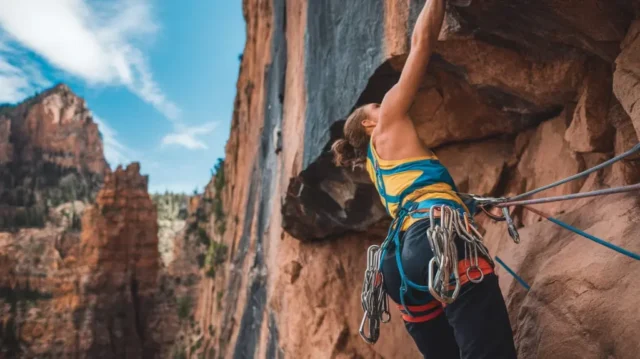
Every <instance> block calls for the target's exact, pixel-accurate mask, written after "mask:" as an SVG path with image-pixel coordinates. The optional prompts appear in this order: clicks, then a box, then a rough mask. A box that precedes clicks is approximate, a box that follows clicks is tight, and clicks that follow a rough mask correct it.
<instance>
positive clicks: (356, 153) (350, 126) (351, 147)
mask: <svg viewBox="0 0 640 359" xmlns="http://www.w3.org/2000/svg"><path fill="white" fill-rule="evenodd" d="M366 119H367V113H366V111H365V109H364V106H361V107H358V108H357V109H356V110H355V111H353V112H352V113H351V115H349V117H348V118H347V121H346V122H345V124H344V129H343V132H344V138H341V139H339V140H337V141H336V142H335V143H334V144H333V145H332V146H331V151H332V152H333V162H334V163H335V164H336V166H338V167H351V168H352V169H354V168H356V167H364V164H365V163H366V161H367V147H368V145H369V135H368V134H367V131H366V130H365V128H364V126H362V121H364V120H366Z"/></svg>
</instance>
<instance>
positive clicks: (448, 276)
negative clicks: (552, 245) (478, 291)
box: [359, 161, 494, 344]
mask: <svg viewBox="0 0 640 359" xmlns="http://www.w3.org/2000/svg"><path fill="white" fill-rule="evenodd" d="M374 168H375V172H376V176H375V178H376V183H377V186H378V188H379V190H380V192H381V193H382V194H383V196H385V195H386V189H385V187H384V182H383V180H382V175H381V171H380V167H379V164H378V163H377V161H374ZM429 192H435V191H429ZM384 202H385V207H386V209H387V213H389V214H391V212H390V209H389V205H388V202H387V201H386V200H385V201H384ZM401 203H402V202H401ZM427 214H428V218H429V221H430V226H429V228H428V229H427V230H426V234H427V238H428V241H429V246H430V247H431V250H432V251H433V253H434V256H433V258H432V259H431V260H430V262H429V273H428V285H420V284H418V283H415V282H413V281H412V280H410V279H409V278H408V277H407V275H406V273H405V271H404V267H403V265H402V255H401V251H402V243H401V240H400V231H401V230H402V228H403V225H404V223H405V220H406V219H407V218H408V217H409V216H416V215H417V216H420V217H424V218H426V217H427ZM436 216H437V217H438V218H436ZM456 238H460V239H461V240H462V241H463V242H464V251H465V256H464V258H465V260H467V261H469V262H468V263H469V266H468V268H467V271H466V275H467V279H468V280H469V281H471V282H473V283H479V282H481V281H482V280H483V279H484V273H483V272H482V269H481V268H480V260H479V257H480V256H482V257H484V258H485V259H486V260H487V261H488V262H489V263H490V264H491V266H492V267H493V266H494V264H493V261H492V259H491V257H490V255H489V251H488V250H487V248H486V247H485V245H484V243H483V239H482V235H481V234H480V233H479V232H478V230H477V229H476V228H475V226H474V223H473V219H472V218H471V217H470V216H469V215H468V214H467V213H466V211H464V210H461V209H459V208H455V207H454V206H450V205H447V204H442V203H437V202H432V201H430V200H427V201H422V202H412V201H409V200H408V201H406V202H405V203H402V204H401V205H399V207H398V209H397V210H396V216H395V218H394V220H393V222H392V223H391V225H390V226H389V232H388V233H387V237H386V238H385V240H384V242H383V243H382V245H380V246H377V245H374V246H371V247H369V249H368V250H367V269H366V270H365V275H364V281H363V285H362V294H361V301H362V308H363V310H364V314H363V317H362V321H361V323H360V330H359V332H360V336H361V337H362V338H363V339H364V340H365V342H367V343H369V344H374V343H375V342H376V341H377V340H378V338H379V335H380V323H387V322H389V321H390V319H391V315H390V313H389V311H388V296H387V293H386V292H385V290H384V285H383V284H384V280H383V275H382V260H383V258H384V257H385V254H386V252H387V250H388V248H389V245H390V244H391V242H393V244H394V247H395V253H394V256H395V259H396V263H397V266H398V272H399V274H400V282H401V284H400V302H401V305H402V307H403V309H404V312H406V315H408V316H409V317H414V314H413V313H412V312H411V310H409V307H408V306H407V304H406V302H405V296H408V297H411V293H410V289H412V290H416V291H420V292H428V293H430V294H431V295H432V296H433V297H434V298H435V299H436V300H438V301H440V302H441V303H452V302H453V301H455V299H456V298H457V296H458V294H459V292H460V288H461V279H460V274H459V273H458V261H459V260H458V250H457V247H456V244H455V239H456ZM473 271H477V272H479V273H480V276H479V277H477V278H474V277H472V276H471V273H472V272H473ZM367 321H368V322H369V325H368V334H367V333H366V330H365V329H366V327H367Z"/></svg>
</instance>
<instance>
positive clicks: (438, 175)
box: [367, 140, 469, 230]
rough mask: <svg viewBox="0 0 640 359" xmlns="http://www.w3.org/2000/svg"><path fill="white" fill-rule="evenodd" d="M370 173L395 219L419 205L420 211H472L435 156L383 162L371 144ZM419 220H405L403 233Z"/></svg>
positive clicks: (368, 170)
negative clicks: (407, 207) (438, 207)
mask: <svg viewBox="0 0 640 359" xmlns="http://www.w3.org/2000/svg"><path fill="white" fill-rule="evenodd" d="M367 172H368V173H369V176H370V177H371V181H372V182H373V183H374V184H375V186H376V189H377V190H378V194H380V199H381V201H382V204H383V205H384V206H385V208H386V209H387V213H389V215H390V216H391V217H392V218H394V219H395V218H396V215H397V212H398V209H399V207H400V206H403V205H407V204H408V203H409V202H411V203H414V204H415V203H419V204H420V208H430V207H431V206H433V205H448V206H451V207H454V208H457V209H459V210H462V211H465V212H467V213H469V209H468V208H467V206H466V205H465V203H464V202H463V201H462V199H461V198H460V197H459V196H458V194H457V192H458V189H457V188H456V185H455V183H454V182H453V178H451V175H450V174H449V171H448V170H447V168H446V167H444V166H443V165H442V164H441V163H440V161H439V160H438V158H437V157H436V156H435V155H433V154H432V155H429V156H421V157H412V158H405V159H402V160H383V159H381V158H380V157H379V156H378V154H377V152H376V150H375V148H374V146H373V140H370V141H369V149H368V151H367ZM419 219H420V218H415V217H413V216H410V217H408V218H406V219H405V221H404V224H403V226H402V228H401V230H406V229H407V228H409V226H411V224H413V223H415V222H416V221H418V220H419Z"/></svg>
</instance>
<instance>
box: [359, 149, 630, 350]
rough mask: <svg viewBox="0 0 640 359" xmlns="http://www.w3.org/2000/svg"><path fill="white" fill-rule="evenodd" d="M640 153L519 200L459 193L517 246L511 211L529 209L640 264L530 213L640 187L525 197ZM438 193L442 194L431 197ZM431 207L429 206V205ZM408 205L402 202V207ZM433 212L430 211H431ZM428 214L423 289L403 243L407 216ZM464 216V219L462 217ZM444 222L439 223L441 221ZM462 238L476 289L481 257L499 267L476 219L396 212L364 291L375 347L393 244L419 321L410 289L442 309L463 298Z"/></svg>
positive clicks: (419, 208)
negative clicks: (405, 263) (410, 273)
mask: <svg viewBox="0 0 640 359" xmlns="http://www.w3.org/2000/svg"><path fill="white" fill-rule="evenodd" d="M639 151H640V143H639V144H637V145H635V146H634V147H633V148H632V149H630V150H629V151H626V152H625V153H622V154H620V155H618V156H615V157H613V158H611V159H610V160H608V161H605V162H603V163H601V164H599V165H597V166H594V167H592V168H590V169H587V170H585V171H583V172H580V173H578V174H576V175H573V176H570V177H568V178H565V179H562V180H560V181H557V182H554V183H551V184H549V185H546V186H543V187H540V188H537V189H534V190H532V191H529V192H526V193H523V194H520V195H517V196H514V197H509V198H505V197H501V198H492V197H484V196H478V195H474V194H463V193H457V194H458V195H459V196H460V198H461V199H463V201H464V202H465V204H466V205H467V207H469V210H470V211H471V213H472V214H473V213H475V209H476V208H480V209H481V210H482V211H483V212H484V213H485V214H487V216H489V217H490V218H491V219H493V220H496V221H505V222H506V224H507V230H508V233H509V235H510V237H511V238H512V239H513V241H514V242H515V243H516V244H518V243H520V235H519V233H518V230H517V227H516V225H515V222H514V221H513V218H512V217H511V214H510V212H509V209H508V208H509V207H510V206H524V208H525V209H527V210H529V211H532V212H533V213H536V214H538V215H540V216H542V217H543V218H545V219H547V220H549V221H551V222H553V223H555V224H557V225H559V226H561V227H563V228H565V229H567V230H570V231H572V232H574V233H576V234H579V235H581V236H583V237H585V238H588V239H590V240H592V241H594V242H596V243H598V244H600V245H603V246H606V247H608V248H610V249H613V250H615V251H617V252H618V253H621V254H624V255H626V256H629V257H631V258H634V259H636V260H640V255H639V254H637V253H633V252H631V251H628V250H626V249H624V248H621V247H618V246H616V245H614V244H611V243H609V242H606V241H604V240H602V239H599V238H597V237H595V236H593V235H590V234H588V233H585V232H583V231H581V230H579V229H577V228H575V227H573V226H571V225H569V224H567V223H564V222H562V221H560V220H558V219H556V218H553V217H550V216H546V215H544V214H543V213H542V212H539V211H537V210H534V209H532V208H529V207H527V206H525V205H530V204H540V203H550V202H558V201H566V200H572V199H578V198H587V197H595V196H602V195H607V194H614V193H622V192H630V191H636V190H640V183H639V184H635V185H630V186H623V187H618V188H609V189H603V190H597V191H592V192H586V193H577V194H569V195H562V196H555V197H547V198H540V199H530V200H524V198H525V197H528V196H532V195H534V194H537V193H540V192H542V191H545V190H548V189H551V188H554V187H557V186H560V185H562V184H565V183H568V182H571V181H574V180H576V179H579V178H584V177H586V176H588V175H590V174H591V173H594V172H596V171H598V170H600V169H602V168H604V167H607V166H610V165H612V164H613V163H616V162H618V161H621V160H622V159H624V158H626V157H629V156H631V155H632V154H634V153H636V152H639ZM373 164H374V169H375V172H376V176H375V177H376V183H377V187H378V189H379V190H380V192H381V195H382V196H383V197H385V195H386V191H385V188H384V182H383V180H382V175H381V173H380V168H379V165H378V163H377V161H374V163H373ZM430 192H438V191H430ZM426 202H429V201H426ZM401 203H402V202H401ZM385 206H386V209H387V213H389V214H391V212H390V210H389V205H388V203H387V201H386V200H385ZM488 207H497V208H500V210H501V211H502V216H498V215H495V214H493V213H491V212H490V211H489V210H488ZM427 209H428V210H427ZM425 212H427V213H428V216H429V220H430V227H429V228H428V229H427V239H428V241H429V245H430V247H431V250H432V251H433V253H434V256H433V258H432V259H431V260H430V262H429V266H428V268H429V269H428V285H426V286H423V285H419V284H417V283H414V282H412V281H411V280H410V279H409V278H407V276H406V274H405V273H404V269H403V267H402V259H401V248H402V246H401V241H400V233H399V232H400V230H401V228H402V227H403V224H404V221H405V219H406V217H407V216H412V215H414V214H416V213H419V214H422V215H424V213H425ZM461 212H463V213H461ZM437 213H439V218H436V214H437ZM437 219H439V221H438V220H437ZM456 238H460V239H461V240H463V241H464V248H465V256H464V258H465V259H464V260H465V261H467V260H468V261H469V263H470V266H469V267H468V268H467V272H466V275H467V278H468V280H469V281H471V282H473V283H478V282H481V281H482V280H483V279H484V273H483V272H482V270H480V266H479V257H480V256H482V257H485V258H486V259H487V260H488V261H489V262H490V264H491V266H492V267H493V266H494V265H495V264H494V262H493V260H492V259H491V256H490V255H489V251H488V250H487V248H486V247H485V245H484V242H483V238H482V235H481V234H480V233H479V232H478V230H477V229H476V228H475V226H474V223H473V218H471V217H470V216H469V215H468V214H467V213H466V212H464V211H459V210H458V209H457V208H454V207H452V206H448V205H443V204H435V205H431V206H429V207H427V208H425V203H419V202H418V203H416V202H410V201H409V202H408V203H406V204H405V205H402V204H401V205H400V206H399V208H398V209H397V211H396V217H395V218H394V220H393V221H392V223H391V225H390V227H389V233H388V234H387V237H386V238H385V240H384V242H383V243H382V245H381V246H371V247H369V249H368V251H367V270H366V271H365V278H364V283H363V289H362V295H361V299H362V308H363V310H364V316H363V318H362V322H361V324H360V335H361V336H362V338H363V339H364V340H365V341H366V342H367V343H369V344H374V343H375V342H376V341H377V340H378V338H379V334H380V323H381V322H382V323H386V322H389V321H390V319H391V315H390V314H389V311H388V298H387V293H386V292H385V290H384V286H383V284H384V279H383V276H382V259H383V258H384V256H385V253H386V251H387V248H388V246H389V244H390V243H391V241H393V242H394V245H395V259H396V262H397V265H398V271H399V273H400V279H401V286H400V301H401V305H402V307H403V308H404V311H405V312H406V313H407V314H408V315H409V316H410V317H413V314H412V313H411V311H410V310H409V309H408V307H407V305H406V303H405V295H409V296H410V293H409V288H411V289H415V290H418V291H422V292H429V293H430V294H431V295H432V296H433V297H434V298H435V299H436V300H438V301H440V302H442V303H452V302H453V301H455V299H456V298H457V296H458V294H459V291H460V287H461V280H460V275H459V273H458V267H457V264H458V253H457V247H456V246H455V242H454V240H455V239H456ZM495 259H496V261H497V262H498V263H499V264H500V265H501V266H502V267H503V268H505V270H506V271H507V272H508V273H509V274H510V275H512V276H513V277H514V278H515V279H516V280H517V281H518V283H520V284H521V285H522V286H523V287H524V288H525V289H526V290H527V291H528V290H530V288H531V287H530V286H529V284H527V282H526V281H525V280H524V279H522V278H521V277H519V276H518V275H517V274H516V272H515V271H513V270H512V269H511V268H509V267H508V266H507V265H506V264H505V263H504V261H502V260H501V259H500V258H499V257H495ZM474 270H475V271H477V272H480V277H479V278H475V279H474V278H472V277H471V276H470V273H471V271H474ZM367 320H369V334H368V335H366V334H365V326H366V321H367Z"/></svg>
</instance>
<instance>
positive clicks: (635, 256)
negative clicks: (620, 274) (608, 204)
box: [523, 206, 640, 261]
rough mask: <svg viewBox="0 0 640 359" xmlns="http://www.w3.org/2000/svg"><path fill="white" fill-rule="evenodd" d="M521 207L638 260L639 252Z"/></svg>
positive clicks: (534, 210)
mask: <svg viewBox="0 0 640 359" xmlns="http://www.w3.org/2000/svg"><path fill="white" fill-rule="evenodd" d="M523 208H524V209H526V210H528V211H530V212H533V213H535V214H537V215H538V216H540V217H542V218H544V219H546V220H549V221H551V222H553V223H555V224H557V225H559V226H560V227H562V228H564V229H567V230H569V231H571V232H574V233H576V234H579V235H581V236H582V237H585V238H587V239H590V240H592V241H594V242H596V243H598V244H600V245H602V246H605V247H607V248H609V249H613V250H614V251H616V252H618V253H620V254H624V255H625V256H627V257H631V258H633V259H635V260H639V261H640V254H637V253H633V252H631V251H628V250H626V249H624V248H622V247H618V246H616V245H615V244H612V243H609V242H607V241H604V240H602V239H600V238H598V237H596V236H593V235H591V234H589V233H586V232H583V231H581V230H579V229H578V228H576V227H574V226H572V225H570V224H567V223H564V222H562V221H560V220H558V219H556V218H553V217H551V216H547V215H546V214H544V213H542V212H540V211H538V210H536V209H533V208H529V207H527V206H523Z"/></svg>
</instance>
